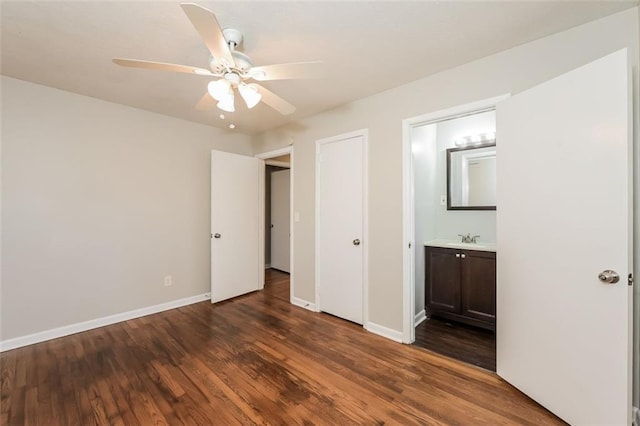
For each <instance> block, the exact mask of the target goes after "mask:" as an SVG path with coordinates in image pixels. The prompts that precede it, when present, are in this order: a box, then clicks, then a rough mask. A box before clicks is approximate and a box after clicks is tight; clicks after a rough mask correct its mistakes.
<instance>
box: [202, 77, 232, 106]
mask: <svg viewBox="0 0 640 426" xmlns="http://www.w3.org/2000/svg"><path fill="white" fill-rule="evenodd" d="M207 90H208V91H209V94H210V95H211V97H212V98H213V99H215V100H216V101H222V100H223V99H224V98H226V97H228V96H229V95H231V96H233V92H232V90H231V83H230V82H229V81H228V80H225V79H220V80H214V81H212V82H210V83H209V84H208V85H207Z"/></svg>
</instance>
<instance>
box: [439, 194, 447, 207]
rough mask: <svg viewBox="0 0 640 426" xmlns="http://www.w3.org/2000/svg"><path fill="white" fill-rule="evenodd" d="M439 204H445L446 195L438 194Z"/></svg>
mask: <svg viewBox="0 0 640 426" xmlns="http://www.w3.org/2000/svg"><path fill="white" fill-rule="evenodd" d="M440 205H441V206H446V205H447V196H446V195H441V196H440Z"/></svg>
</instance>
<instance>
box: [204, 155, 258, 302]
mask: <svg viewBox="0 0 640 426" xmlns="http://www.w3.org/2000/svg"><path fill="white" fill-rule="evenodd" d="M263 187H264V162H263V161H262V160H259V159H257V158H253V157H246V156H243V155H237V154H230V153H228V152H220V151H211V302H212V303H215V302H219V301H221V300H225V299H229V298H232V297H235V296H239V295H241V294H245V293H248V292H250V291H254V290H259V289H261V288H262V287H263V283H264V256H263V250H264V249H263V248H262V241H263V237H261V236H262V235H263V232H264V225H263V223H262V214H261V213H262V212H263V211H264V202H263V199H264V192H263V189H262V188H263Z"/></svg>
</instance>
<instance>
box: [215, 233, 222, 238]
mask: <svg viewBox="0 0 640 426" xmlns="http://www.w3.org/2000/svg"><path fill="white" fill-rule="evenodd" d="M220 237H222V235H220V234H218V233H217V232H216V233H215V234H214V236H213V238H220Z"/></svg>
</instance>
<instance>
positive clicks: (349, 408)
mask: <svg viewBox="0 0 640 426" xmlns="http://www.w3.org/2000/svg"><path fill="white" fill-rule="evenodd" d="M284 275H286V274H283V275H279V274H278V273H276V272H274V271H270V272H269V273H268V275H267V276H268V277H269V279H270V281H269V283H268V284H267V285H266V287H265V289H264V291H260V292H255V293H252V294H249V295H246V296H242V297H238V298H235V299H233V300H231V301H226V302H221V303H218V304H215V305H211V304H210V303H208V302H202V303H197V304H193V305H190V306H186V307H183V308H179V309H174V310H171V311H166V312H163V313H159V314H155V315H149V316H146V317H142V318H138V319H135V320H131V321H126V322H122V323H118V324H114V325H111V326H107V327H102V328H99V329H95V330H91V331H87V332H84V333H79V334H75V335H72V336H68V337H63V338H60V339H55V340H50V341H48V342H43V343H39V344H35V345H31V346H28V347H24V348H20V349H15V350H11V351H7V352H4V353H2V354H1V355H0V363H1V366H0V373H1V400H0V424H2V425H23V424H25V425H35V424H39V425H82V426H85V425H93V424H100V425H145V426H146V425H152V424H153V425H163V424H170V425H180V424H188V425H232V424H287V425H290V424H327V425H347V424H383V423H386V424H403V425H411V424H416V425H417V424H423V425H424V424H429V425H449V424H451V425H471V424H473V425H478V424H490V425H498V424H520V425H526V424H529V425H552V424H561V422H560V421H559V420H558V419H557V418H555V417H554V416H553V415H551V414H550V413H549V412H547V411H546V410H544V409H543V408H542V407H540V406H538V405H537V404H536V403H534V402H533V401H531V400H530V399H528V398H527V397H526V396H524V395H523V394H522V393H520V392H519V391H517V390H516V389H514V388H513V387H511V386H509V385H508V384H507V383H505V382H504V381H502V380H501V379H500V378H499V377H497V376H496V375H494V374H491V373H489V372H487V371H485V370H482V369H479V368H476V367H473V366H470V365H466V364H463V363H460V362H457V361H454V360H451V359H449V358H446V357H443V356H440V355H437V354H433V353H431V352H428V351H425V350H423V349H420V348H416V347H413V346H407V345H402V344H399V343H394V342H392V341H389V340H387V339H384V338H382V337H379V336H376V335H374V334H371V333H368V332H366V331H365V330H363V329H362V327H359V326H357V325H355V324H353V323H350V322H348V321H342V320H340V319H337V318H334V317H332V316H329V315H324V314H318V313H313V312H309V311H307V310H305V309H302V308H298V307H296V306H293V305H291V304H289V303H288V299H289V298H288V291H289V289H288V280H287V279H285V276H284ZM285 287H286V288H285Z"/></svg>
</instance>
